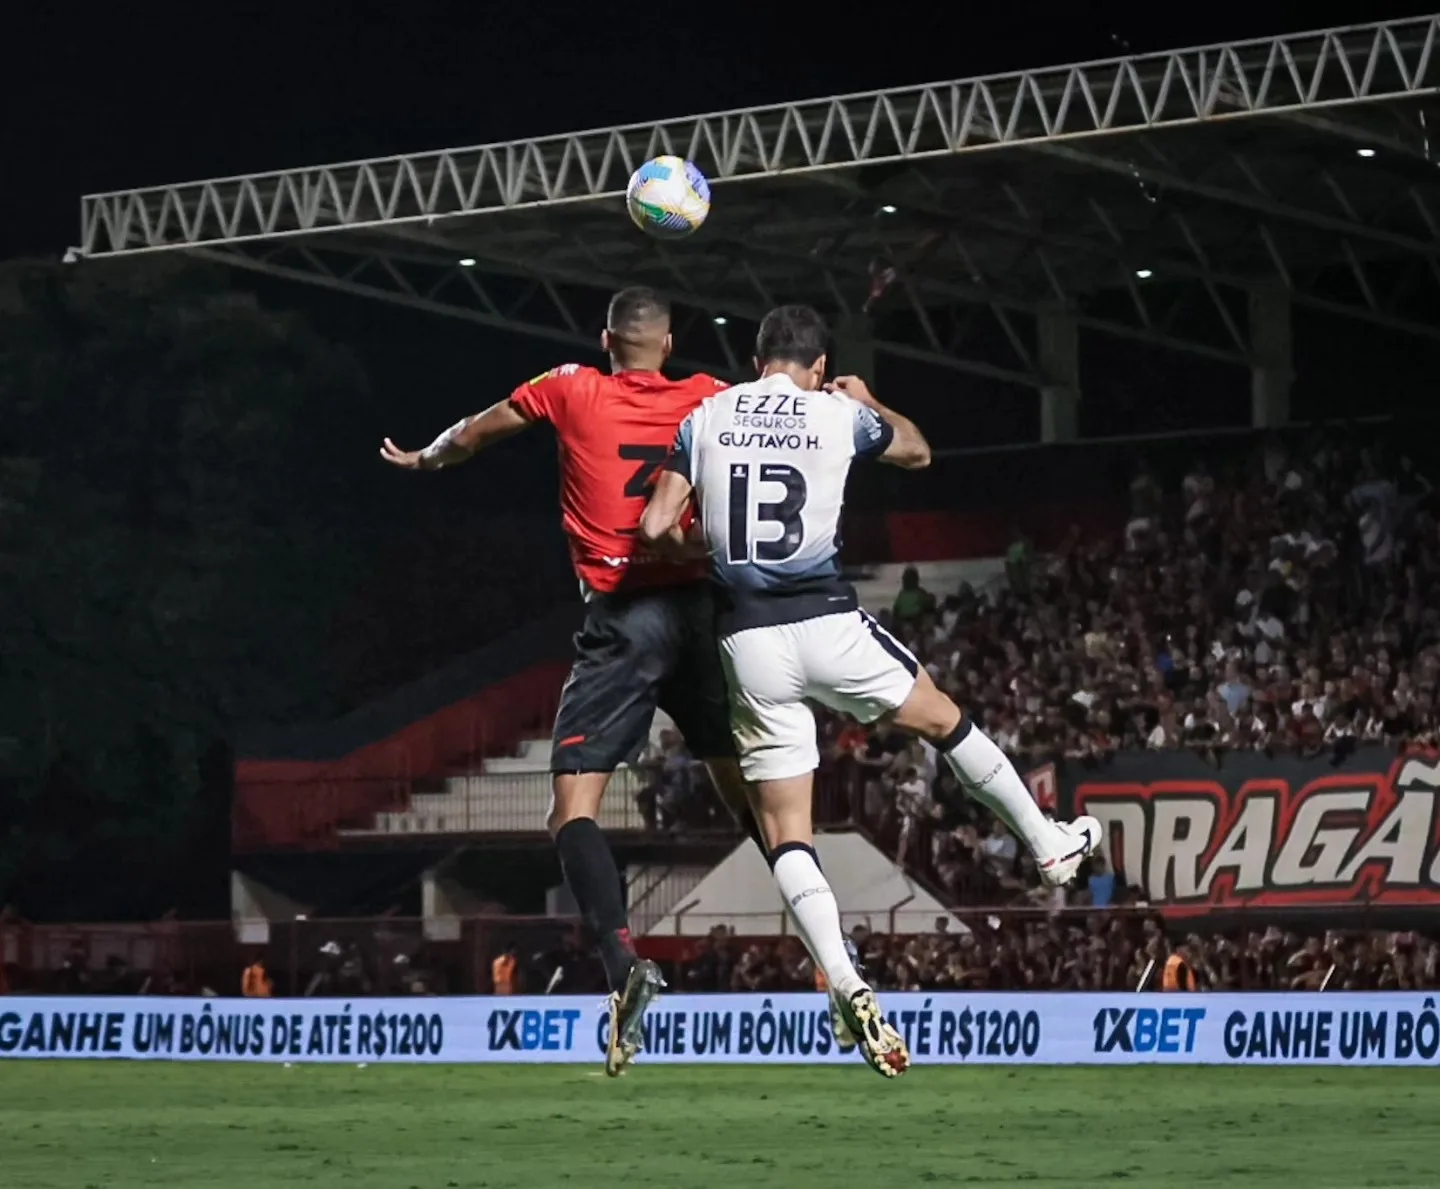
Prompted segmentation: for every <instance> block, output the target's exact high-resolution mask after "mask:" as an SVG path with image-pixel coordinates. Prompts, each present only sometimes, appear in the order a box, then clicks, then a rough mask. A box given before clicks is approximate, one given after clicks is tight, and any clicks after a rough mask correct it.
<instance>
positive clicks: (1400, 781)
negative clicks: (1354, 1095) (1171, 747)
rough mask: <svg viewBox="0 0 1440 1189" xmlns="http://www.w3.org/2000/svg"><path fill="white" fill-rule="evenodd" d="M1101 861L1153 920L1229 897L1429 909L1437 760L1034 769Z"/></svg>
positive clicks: (1373, 751)
mask: <svg viewBox="0 0 1440 1189" xmlns="http://www.w3.org/2000/svg"><path fill="white" fill-rule="evenodd" d="M1031 783H1032V785H1038V786H1039V787H1041V788H1042V789H1045V788H1053V787H1055V786H1057V785H1058V788H1059V791H1060V794H1061V796H1062V798H1063V799H1064V801H1065V803H1066V804H1067V805H1068V806H1069V807H1070V809H1071V810H1072V811H1073V812H1074V813H1075V814H1081V813H1087V814H1091V815H1093V816H1094V817H1096V818H1098V819H1099V820H1100V823H1101V825H1102V826H1103V827H1104V830H1105V837H1106V840H1107V844H1108V851H1109V856H1110V862H1111V865H1112V866H1113V868H1114V869H1115V873H1116V875H1117V876H1118V877H1119V878H1121V879H1123V880H1124V882H1125V883H1126V884H1127V885H1128V886H1130V887H1137V888H1141V889H1143V891H1144V892H1145V894H1146V895H1147V896H1148V897H1149V898H1150V899H1151V900H1152V901H1155V902H1157V903H1158V904H1160V905H1161V907H1163V908H1164V910H1165V912H1166V913H1167V915H1184V914H1185V913H1187V912H1188V913H1201V912H1209V911H1214V910H1217V909H1224V908H1228V907H1237V906H1249V907H1255V906H1268V907H1293V906H1296V905H1307V904H1326V905H1343V904H1358V903H1364V904H1369V905H1373V906H1379V907H1406V906H1421V905H1433V904H1440V797H1437V792H1440V759H1437V757H1435V756H1433V755H1407V756H1400V757H1397V756H1396V754H1395V753H1394V752H1393V751H1388V750H1386V749H1384V748H1381V747H1378V746H1377V747H1362V748H1359V749H1358V750H1356V751H1354V752H1352V753H1351V754H1349V755H1347V756H1344V757H1341V758H1339V759H1338V760H1337V759H1336V758H1335V757H1333V756H1331V755H1329V754H1328V753H1327V754H1326V755H1324V756H1318V757H1315V758H1313V759H1302V758H1299V757H1295V756H1277V757H1274V758H1271V757H1267V756H1264V755H1260V754H1256V753H1249V752H1227V753H1223V754H1222V755H1221V758H1220V762H1219V763H1218V765H1217V764H1213V763H1208V762H1206V761H1205V760H1203V759H1201V758H1200V757H1197V756H1195V755H1191V754H1189V753H1186V752H1160V753H1155V752H1149V753H1137V754H1134V755H1129V754H1126V755H1117V756H1115V757H1114V759H1113V760H1112V761H1111V762H1109V763H1107V764H1105V765H1104V766H1103V767H1100V768H1097V769H1087V768H1084V767H1082V766H1080V765H1077V764H1065V765H1062V766H1059V768H1058V778H1057V768H1056V767H1055V766H1047V767H1046V768H1042V769H1040V770H1038V771H1037V772H1035V773H1032V774H1031Z"/></svg>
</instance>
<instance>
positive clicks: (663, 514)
mask: <svg viewBox="0 0 1440 1189" xmlns="http://www.w3.org/2000/svg"><path fill="white" fill-rule="evenodd" d="M689 500H690V480H689V479H687V478H686V477H685V476H684V475H682V474H681V473H680V472H679V471H669V470H667V471H663V472H661V475H660V478H659V480H658V481H657V482H656V484H655V490H654V492H653V493H652V494H651V496H650V502H649V503H648V504H646V505H645V511H644V512H642V513H641V514H640V530H639V536H640V540H641V541H643V542H644V543H645V544H646V545H649V546H651V547H652V548H654V547H657V546H658V547H661V548H663V547H665V546H666V545H673V544H676V543H677V542H680V541H683V539H684V538H683V537H682V536H681V535H680V518H681V517H682V516H684V514H685V505H686V504H687V503H688V502H689Z"/></svg>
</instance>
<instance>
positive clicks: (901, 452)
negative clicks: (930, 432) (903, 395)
mask: <svg viewBox="0 0 1440 1189" xmlns="http://www.w3.org/2000/svg"><path fill="white" fill-rule="evenodd" d="M825 390H826V391H827V392H841V393H844V394H845V395H846V396H848V397H849V398H850V399H851V400H853V401H855V402H856V404H859V405H863V406H864V407H865V408H866V409H868V410H869V411H870V412H871V413H872V414H874V418H875V420H871V421H870V423H869V425H868V426H857V428H856V450H855V452H856V454H858V455H862V456H866V457H870V458H875V459H877V460H878V461H880V462H888V463H889V464H890V465H891V466H896V467H900V468H902V469H903V470H907V471H920V470H924V469H925V468H926V467H928V466H929V465H930V443H929V442H927V441H926V440H925V435H924V434H922V433H921V432H920V430H919V428H918V427H917V426H916V425H915V423H914V422H913V421H911V420H910V418H908V417H905V416H902V415H901V414H899V413H897V412H895V410H894V409H887V408H886V407H885V406H884V405H882V404H881V403H880V402H879V401H878V400H876V399H875V396H874V394H873V393H871V391H870V389H869V388H868V387H867V386H866V384H865V381H864V380H862V379H860V377H859V376H837V377H836V378H835V382H834V383H833V384H827V385H825ZM867 420H868V419H867ZM862 431H868V432H862ZM862 438H863V439H864V440H862Z"/></svg>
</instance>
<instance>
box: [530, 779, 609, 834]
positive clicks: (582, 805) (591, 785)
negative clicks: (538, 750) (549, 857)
mask: <svg viewBox="0 0 1440 1189" xmlns="http://www.w3.org/2000/svg"><path fill="white" fill-rule="evenodd" d="M608 775H609V774H608V773H598V772H565V773H561V772H557V773H556V774H555V781H554V788H553V790H552V793H551V797H550V812H549V813H547V814H546V815H545V828H546V830H548V831H549V833H550V836H551V837H552V838H553V837H554V836H555V835H556V834H558V833H559V832H560V830H561V829H562V828H563V827H564V826H565V825H567V824H568V823H570V822H573V821H575V820H576V819H577V818H582V817H588V818H596V817H598V816H599V814H600V800H601V798H602V797H603V796H604V795H605V784H606V781H607V779H608Z"/></svg>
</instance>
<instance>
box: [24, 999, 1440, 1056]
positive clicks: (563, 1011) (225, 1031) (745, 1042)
mask: <svg viewBox="0 0 1440 1189" xmlns="http://www.w3.org/2000/svg"><path fill="white" fill-rule="evenodd" d="M885 1006H886V1008H887V1010H888V1011H889V1012H890V1014H891V1018H892V1020H893V1021H894V1023H895V1026H896V1027H897V1028H899V1029H900V1031H901V1032H902V1033H903V1034H904V1035H905V1037H906V1039H907V1041H908V1043H909V1045H910V1049H911V1053H912V1055H913V1056H914V1058H915V1060H916V1062H917V1063H921V1064H932V1065H961V1064H971V1065H1132V1064H1143V1063H1152V1062H1158V1063H1162V1064H1175V1065H1187V1064H1188V1065H1437V1064H1440V1014H1437V1010H1436V1001H1435V999H1434V998H1433V997H1431V996H1425V995H1420V994H1413V993H1412V994H1385V993H1359V994H1333V995H1331V994H1327V995H1324V996H1317V995H1315V994H1313V993H1312V994H1295V995H1291V994H1270V995H1264V994H1261V995H1164V996H1159V995H1147V996H1137V995H1128V996H1127V995H1110V994H1075V993H1070V994H1043V993H1035V994H1021V995H1006V994H977V995H968V994H954V993H946V994H934V995H925V994H891V995H888V996H886V998H885ZM606 1029H607V1018H606V1012H605V1009H604V1005H603V1004H602V1003H601V1002H600V1001H598V1000H597V999H595V998H593V997H558V996H557V997H550V998H541V997H510V998H506V997H472V998H454V999H440V998H435V999H428V998H409V999H357V1000H341V999H269V1000H253V999H146V998H128V999H61V998H29V997H13V998H9V999H0V1059H24V1058H30V1059H43V1058H106V1059H139V1060H157V1059H158V1060H173V1061H255V1062H295V1063H300V1062H354V1063H357V1064H358V1063H369V1062H385V1063H398V1064H405V1063H441V1062H447V1063H457V1064H468V1063H483V1062H499V1063H504V1062H515V1063H527V1064H531V1063H533V1064H540V1063H563V1062H584V1063H595V1062H598V1061H600V1060H602V1059H603V1055H604V1052H605V1040H606ZM855 1059H856V1058H855V1057H854V1056H853V1055H848V1056H847V1055H842V1054H841V1053H839V1052H838V1051H837V1049H836V1047H835V1043H834V1038H833V1036H832V1034H831V1031H830V1022H829V1012H828V1010H827V1008H826V1001H825V999H824V998H822V997H821V996H820V995H819V994H815V993H811V994H787V995H773V996H761V995H675V996H668V997H666V998H665V999H663V1000H661V1001H660V1002H659V1003H657V1004H656V1006H655V1007H654V1008H652V1009H651V1011H650V1013H649V1015H648V1016H647V1018H646V1045H645V1053H644V1055H643V1058H642V1060H643V1061H644V1062H645V1063H646V1064H655V1065H670V1064H674V1065H679V1064H706V1063H716V1064H736V1065H766V1064H777V1065H779V1064H836V1063H839V1062H841V1061H846V1060H855Z"/></svg>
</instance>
